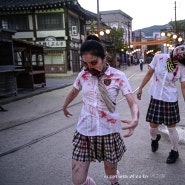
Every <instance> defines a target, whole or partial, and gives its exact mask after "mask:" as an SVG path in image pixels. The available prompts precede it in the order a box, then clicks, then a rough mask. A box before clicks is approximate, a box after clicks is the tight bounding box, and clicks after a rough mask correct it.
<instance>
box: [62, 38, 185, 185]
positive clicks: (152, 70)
mask: <svg viewBox="0 0 185 185" xmlns="http://www.w3.org/2000/svg"><path fill="white" fill-rule="evenodd" d="M184 51H185V46H184V45H181V46H178V47H176V48H175V49H174V51H173V52H172V53H171V55H170V56H169V55H168V54H157V55H155V56H154V58H153V60H152V62H151V63H150V65H149V69H148V72H147V73H146V75H145V77H144V79H143V81H142V82H141V85H140V87H139V89H138V92H137V98H138V99H139V100H141V96H142V89H143V88H144V86H145V85H146V84H147V83H148V82H149V80H150V78H151V77H152V76H153V81H152V83H151V90H150V92H151V100H150V103H149V107H148V111H147V113H146V122H149V123H150V130H149V132H150V135H151V150H152V152H156V151H157V150H158V147H159V140H160V139H161V135H160V134H159V131H158V126H159V125H160V124H164V125H166V126H167V128H168V130H169V138H170V141H171V145H172V146H171V149H170V150H171V151H170V153H169V156H168V157H167V160H166V163H168V164H171V163H175V162H176V160H177V159H178V157H179V151H178V133H177V130H176V124H177V123H178V122H179V121H180V114H179V107H178V97H177V87H176V85H175V83H176V81H177V80H180V82H181V89H182V94H183V97H184V98H185V66H184V65H185V52H184ZM80 56H81V59H82V61H83V69H82V71H81V72H80V73H79V74H78V76H77V78H76V80H75V81H74V84H73V88H72V89H71V91H70V92H69V94H68V95H67V96H66V99H65V102H64V104H63V113H64V115H65V116H66V117H68V118H69V117H71V116H72V113H71V112H70V111H69V110H68V106H69V104H70V103H71V102H72V101H73V100H74V99H75V98H76V97H77V95H78V94H79V92H80V91H81V92H82V101H83V103H82V109H81V113H80V115H79V119H78V122H77V126H76V130H75V132H74V136H73V151H72V183H73V185H96V183H97V184H98V182H95V181H94V179H92V178H91V177H89V176H88V169H89V167H90V164H91V162H93V161H99V162H103V163H104V169H105V174H106V176H107V177H108V179H109V180H110V183H111V185H119V178H118V177H119V170H118V169H117V167H118V162H119V161H120V160H121V159H122V157H123V154H124V152H125V151H126V146H125V143H124V139H123V138H124V137H130V136H132V135H133V133H134V130H135V128H136V127H137V125H138V122H139V114H140V111H139V106H138V104H137V103H136V101H135V99H134V94H133V92H132V88H131V86H130V84H129V82H128V79H127V77H126V75H125V74H124V72H123V71H121V70H119V69H116V68H114V67H111V66H110V65H109V64H108V63H107V62H106V52H105V49H104V47H103V45H102V43H101V40H99V39H97V38H96V37H94V36H89V37H88V38H87V39H86V41H85V42H84V43H83V44H82V46H81V48H80ZM140 69H141V71H142V68H140ZM119 91H120V92H121V93H122V95H123V96H124V97H125V98H126V101H127V103H128V106H129V109H130V114H131V118H132V119H131V120H127V119H126V118H124V119H123V118H120V116H119V113H118V109H117V106H116V103H115V102H116V98H117V96H118V93H119ZM142 114H143V113H142ZM122 130H128V132H127V133H126V134H124V135H123V136H122Z"/></svg>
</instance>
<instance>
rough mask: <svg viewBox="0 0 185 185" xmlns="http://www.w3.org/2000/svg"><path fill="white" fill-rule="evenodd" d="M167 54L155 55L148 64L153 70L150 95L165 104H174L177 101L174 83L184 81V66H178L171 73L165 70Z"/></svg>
mask: <svg viewBox="0 0 185 185" xmlns="http://www.w3.org/2000/svg"><path fill="white" fill-rule="evenodd" d="M168 58H169V54H156V55H155V56H154V58H153V60H152V62H151V63H150V64H149V65H150V67H151V68H152V69H153V70H154V75H153V80H152V83H151V86H150V94H151V96H153V98H154V99H157V100H162V101H166V102H176V101H177V99H178V93H177V87H176V84H175V82H176V81H177V80H178V79H179V80H180V82H183V81H185V66H183V65H182V64H180V63H179V64H178V65H177V66H176V68H175V69H174V71H173V72H168V71H167V69H166V65H167V59H168Z"/></svg>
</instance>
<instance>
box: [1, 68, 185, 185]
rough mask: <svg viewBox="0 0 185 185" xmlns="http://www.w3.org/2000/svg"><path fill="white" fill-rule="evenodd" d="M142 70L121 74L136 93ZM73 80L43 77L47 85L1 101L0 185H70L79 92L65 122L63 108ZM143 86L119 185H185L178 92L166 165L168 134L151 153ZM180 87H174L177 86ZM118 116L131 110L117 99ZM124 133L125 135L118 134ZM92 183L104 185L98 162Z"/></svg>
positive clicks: (183, 117) (181, 103)
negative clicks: (174, 149)
mask: <svg viewBox="0 0 185 185" xmlns="http://www.w3.org/2000/svg"><path fill="white" fill-rule="evenodd" d="M147 69H148V68H147V66H146V65H145V66H144V70H143V71H142V72H140V70H139V66H131V67H128V68H127V70H124V72H125V74H126V75H127V77H128V79H129V82H130V84H131V87H132V89H133V91H134V92H137V88H138V85H139V84H140V82H141V80H142V78H143V76H144V75H145V73H146V71H147ZM74 78H75V75H74V76H72V77H65V78H64V77H62V78H48V79H47V86H46V87H44V88H37V89H35V91H34V92H33V91H29V90H28V91H26V92H25V91H24V92H23V91H21V92H20V93H19V94H18V96H17V97H8V98H1V99H0V103H2V104H3V107H4V108H6V109H7V110H8V111H7V112H0V185H71V151H72V136H73V133H74V131H75V127H76V122H77V119H78V115H79V113H80V109H81V94H79V96H78V97H77V98H76V99H75V100H74V102H73V103H72V104H71V106H70V107H69V110H70V111H71V113H72V114H73V116H72V117H71V118H66V117H65V116H64V115H63V112H62V104H63V102H64V99H65V97H66V95H67V93H68V92H69V90H70V89H71V84H72V83H73V80H74ZM148 87H149V86H146V87H145V91H144V92H143V98H142V100H141V101H139V100H137V99H136V94H135V93H134V96H135V99H136V101H137V103H138V105H139V107H140V121H139V125H138V127H137V128H136V130H135V132H134V135H133V136H131V137H129V138H125V139H124V142H125V144H126V147H127V151H126V153H125V155H124V157H123V159H122V160H121V161H120V163H119V165H118V169H119V171H120V176H119V177H120V184H121V185H143V184H144V185H145V184H146V185H174V184H177V185H184V181H185V177H184V175H183V173H184V171H185V142H184V138H185V137H184V136H185V132H184V127H185V123H184V120H185V111H184V101H183V98H182V95H181V94H180V93H179V106H180V113H181V122H180V123H179V125H178V132H179V134H180V145H179V154H180V158H179V159H178V161H177V162H176V163H175V164H172V165H169V164H166V162H165V161H166V158H167V156H168V153H169V151H170V143H169V139H168V133H167V130H166V128H165V127H164V126H161V127H160V133H161V135H162V138H161V140H160V144H159V150H158V151H157V152H156V153H153V152H151V149H150V136H149V127H148V123H146V121H145V115H146V111H147V107H148V103H149V99H150V96H149V94H148ZM178 88H179V86H178ZM117 102H118V103H117V106H118V109H119V111H120V117H122V118H126V119H129V118H130V111H129V109H128V105H127V103H126V101H125V100H124V98H122V97H121V96H120V97H119V99H118V101H117ZM122 132H123V134H124V132H125V131H122ZM89 175H90V176H92V177H93V178H94V179H95V181H96V183H97V185H109V184H110V183H109V182H108V181H107V179H106V176H105V174H104V169H103V164H102V163H98V162H96V163H92V164H91V166H90V169H89Z"/></svg>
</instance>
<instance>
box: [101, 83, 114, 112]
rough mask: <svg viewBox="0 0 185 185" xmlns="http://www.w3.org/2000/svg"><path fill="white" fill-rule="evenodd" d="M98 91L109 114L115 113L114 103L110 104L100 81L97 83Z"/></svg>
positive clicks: (110, 101)
mask: <svg viewBox="0 0 185 185" xmlns="http://www.w3.org/2000/svg"><path fill="white" fill-rule="evenodd" d="M98 89H99V91H100V94H101V97H102V98H103V100H104V102H105V104H106V106H107V108H108V110H109V112H112V113H113V112H114V111H115V105H116V104H115V103H113V102H112V100H111V99H110V97H109V95H108V92H107V90H106V88H105V87H104V85H103V84H102V82H101V80H99V81H98Z"/></svg>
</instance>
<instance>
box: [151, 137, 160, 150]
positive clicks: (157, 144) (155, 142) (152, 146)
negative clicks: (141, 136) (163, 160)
mask: <svg viewBox="0 0 185 185" xmlns="http://www.w3.org/2000/svg"><path fill="white" fill-rule="evenodd" d="M160 139H161V135H160V134H157V137H156V140H152V143H151V149H152V152H156V151H157V150H158V148H159V143H158V141H159V140H160Z"/></svg>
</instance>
